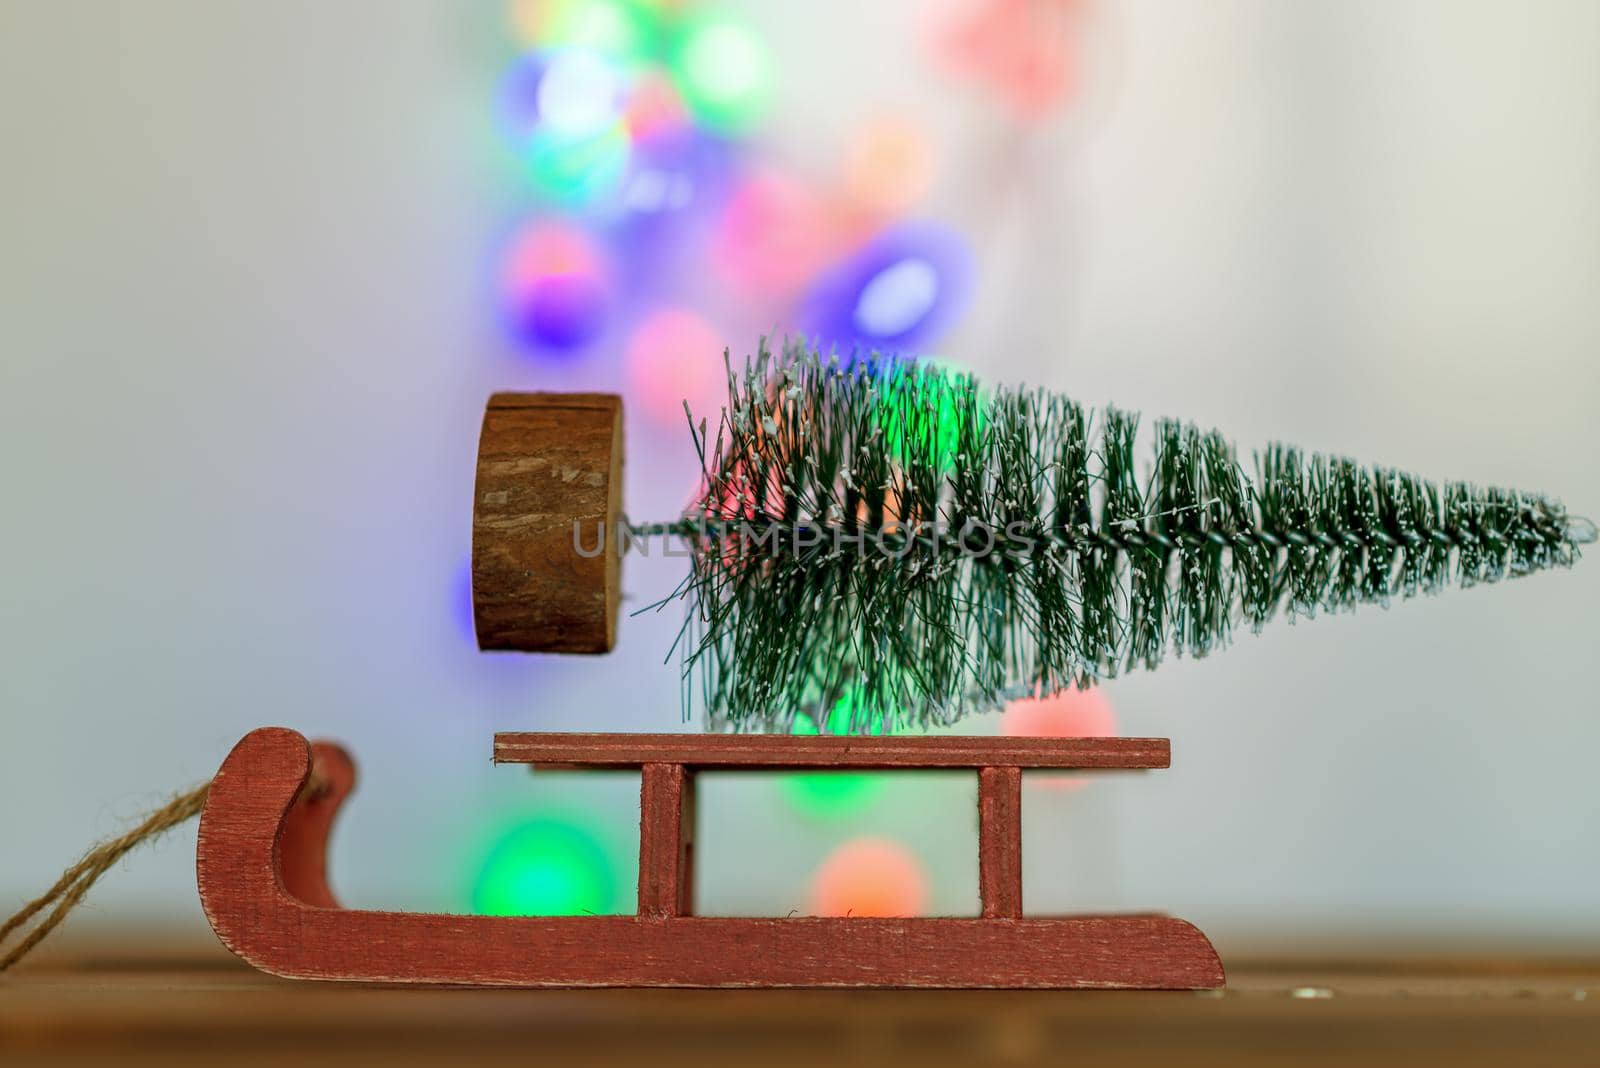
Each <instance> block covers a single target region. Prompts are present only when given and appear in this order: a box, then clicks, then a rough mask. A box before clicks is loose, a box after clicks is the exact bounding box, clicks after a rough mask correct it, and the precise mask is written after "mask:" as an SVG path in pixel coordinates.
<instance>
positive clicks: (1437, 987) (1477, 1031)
mask: <svg viewBox="0 0 1600 1068" xmlns="http://www.w3.org/2000/svg"><path fill="white" fill-rule="evenodd" d="M156 933H158V934H159V940H155V939H152V938H151V937H150V935H151V934H156ZM84 935H90V937H87V938H82V937H79V936H84ZM211 941H212V944H211V946H210V947H207V946H204V945H198V946H197V945H194V944H192V943H190V942H188V941H187V940H186V938H185V937H184V934H183V933H175V932H173V931H170V930H163V931H160V932H150V931H149V928H148V926H147V925H139V926H137V927H135V926H132V925H130V926H128V927H125V928H116V927H114V928H109V929H102V928H95V929H94V932H93V933H91V932H90V931H87V930H86V929H85V928H84V927H82V926H78V927H74V928H73V929H72V930H71V931H68V932H67V933H66V934H65V936H64V937H63V939H62V940H61V941H59V942H54V943H52V945H51V946H50V947H48V948H46V949H44V950H42V951H41V952H40V954H39V955H38V957H36V958H33V959H31V960H29V961H28V962H27V963H25V964H23V965H22V966H21V967H19V968H18V969H16V970H15V971H12V972H8V973H6V975H5V976H3V977H0V1064H4V1065H5V1066H6V1068H31V1066H34V1065H47V1064H48V1065H115V1066H116V1068H190V1066H203V1068H215V1066H216V1065H218V1064H221V1065H225V1066H226V1068H257V1066H260V1068H281V1066H283V1065H292V1066H294V1068H322V1066H328V1068H355V1066H359V1065H381V1066H383V1068H412V1066H424V1065H426V1066H436V1065H440V1064H447V1065H468V1066H471V1068H501V1066H507V1068H525V1066H526V1065H528V1064H529V1063H530V1062H534V1063H538V1064H548V1065H556V1066H559V1068H591V1066H592V1068H619V1066H623V1065H649V1066H650V1068H723V1066H728V1068H751V1066H752V1065H755V1066H757V1068H789V1066H795V1068H819V1066H825V1068H856V1066H861V1068H885V1066H889V1065H916V1066H917V1068H946V1066H949V1068H978V1066H986V1065H1005V1066H1009V1068H1032V1066H1039V1068H1062V1066H1063V1065H1069V1064H1083V1065H1093V1066H1095V1068H1101V1066H1105V1065H1114V1066H1117V1068H1123V1066H1138V1068H1146V1066H1150V1068H1177V1066H1183V1068H1187V1066H1191V1065H1192V1066H1224V1068H1285V1066H1293V1068H1352V1066H1365V1065H1391V1064H1396V1063H1406V1064H1427V1065H1435V1066H1445V1065H1448V1066H1449V1068H1508V1066H1515V1068H1541V1066H1555V1065H1572V1066H1583V1068H1588V1066H1592V1065H1593V1064H1594V1063H1595V1060H1596V1057H1595V1051H1596V1049H1600V961H1596V960H1595V959H1593V958H1592V957H1591V958H1588V959H1571V958H1568V959H1565V960H1545V961H1532V962H1529V961H1523V960H1516V959H1510V960H1506V959H1497V960H1481V959H1480V960H1471V961H1462V960H1460V959H1459V958H1452V959H1450V960H1445V961H1442V962H1441V961H1438V960H1408V959H1404V958H1401V959H1396V958H1393V957H1387V958H1385V957H1377V958H1361V959H1355V960H1351V959H1348V958H1346V959H1342V960H1340V961H1337V962H1329V961H1327V960H1326V959H1323V958H1319V957H1316V956H1311V957H1300V956H1296V957H1293V958H1291V959H1288V960H1283V959H1275V960H1272V961H1260V960H1256V961H1252V960H1240V961H1230V962H1229V968H1228V972H1229V975H1228V979H1229V982H1228V989H1227V991H1226V994H1225V995H1219V994H1218V993H1217V992H1211V993H1209V994H1171V995H1157V996H1150V995H1148V994H1145V993H1139V992H1130V993H1117V992H1098V991H1091V992H1084V993H1075V994H1062V993H1060V992H1054V991H1035V992H1029V991H1012V992H999V993H997V992H994V991H984V990H980V991H938V990H914V991H904V990H727V991H707V990H472V991H463V990H454V989H416V988H409V989H396V988H384V987H351V986H349V985H347V984H340V985H335V984H329V983H287V982H282V981H279V980H275V979H272V978H271V977H268V976H263V975H261V974H259V973H256V972H252V971H250V970H248V969H246V968H242V967H236V966H235V962H233V961H232V960H229V959H227V958H226V956H225V955H223V956H222V958H221V959H219V956H218V955H217V954H216V953H215V952H214V950H215V942H214V940H211ZM208 949H209V950H211V951H212V952H208ZM1369 951H1370V950H1369ZM1306 988H1313V989H1321V990H1326V991H1328V993H1330V994H1331V995H1332V996H1330V997H1327V998H1322V999H1316V1000H1303V999H1299V998H1294V997H1291V996H1290V991H1292V990H1296V989H1306ZM1584 992H1586V993H1587V995H1588V996H1587V998H1586V999H1584V1000H1579V999H1578V995H1579V994H1580V993H1584Z"/></svg>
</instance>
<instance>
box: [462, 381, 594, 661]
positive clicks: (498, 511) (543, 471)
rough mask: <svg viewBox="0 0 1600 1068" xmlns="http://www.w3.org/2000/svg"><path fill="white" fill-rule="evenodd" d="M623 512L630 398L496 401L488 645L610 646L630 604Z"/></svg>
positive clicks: (491, 438) (489, 413)
mask: <svg viewBox="0 0 1600 1068" xmlns="http://www.w3.org/2000/svg"><path fill="white" fill-rule="evenodd" d="M621 518H622V399H621V398H620V397H617V396H615V395H612V394H609V393H496V394H495V395H494V396H492V397H490V398H489V404H488V407H487V408H486V409H485V411H484V413H483V431H482V433H481V434H480V436H479V438H478V473H477V482H476V485H475V487H474V489H473V508H472V618H473V624H474V626H475V627H476V629H477V633H478V646H479V648H481V649H490V650H517V651H521V652H547V653H604V652H609V651H610V650H611V648H612V646H614V645H615V644H616V636H617V605H618V603H619V601H620V600H621V579H622V553H621V545H620V542H621V539H620V538H619V537H618V532H617V524H618V521H619V520H620V519H621ZM602 539H603V542H602Z"/></svg>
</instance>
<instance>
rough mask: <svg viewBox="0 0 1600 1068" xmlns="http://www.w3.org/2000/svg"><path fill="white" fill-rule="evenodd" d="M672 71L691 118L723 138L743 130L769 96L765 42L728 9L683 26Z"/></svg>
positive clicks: (769, 66) (704, 14) (769, 71)
mask: <svg viewBox="0 0 1600 1068" xmlns="http://www.w3.org/2000/svg"><path fill="white" fill-rule="evenodd" d="M672 68H673V72H674V73H675V75H676V76H677V81H678V84H679V86H680V87H681V88H682V90H683V95H684V99H685V100H687V101H688V103H689V107H690V108H692V109H693V110H694V113H695V115H696V117H697V118H699V120H700V121H701V122H703V123H705V124H706V125H707V126H709V127H710V128H712V129H713V130H717V131H719V132H722V133H725V134H737V133H741V132H743V131H745V130H748V129H749V128H750V127H751V126H752V125H754V124H755V122H756V120H758V119H759V118H760V117H761V115H762V113H763V112H764V111H765V110H766V107H767V103H768V100H769V98H770V97H771V93H772V61H771V58H770V57H769V55H768V54H767V46H766V44H765V43H764V42H763V41H762V40H761V39H760V38H759V37H757V36H756V34H755V32H754V31H753V30H751V29H750V27H749V26H747V25H746V24H745V23H744V22H743V21H741V20H739V19H737V18H735V17H734V16H733V15H732V14H731V13H729V12H727V11H719V10H715V9H713V10H709V11H706V12H702V13H699V14H697V15H695V16H693V17H692V18H691V19H690V20H689V21H688V22H687V23H686V24H685V25H684V26H683V28H682V29H681V31H680V32H679V36H678V40H677V43H676V45H675V47H674V48H673V50H672Z"/></svg>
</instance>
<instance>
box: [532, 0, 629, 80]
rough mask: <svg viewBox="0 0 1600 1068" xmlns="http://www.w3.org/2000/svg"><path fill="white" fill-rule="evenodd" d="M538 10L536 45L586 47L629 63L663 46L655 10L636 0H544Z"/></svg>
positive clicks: (533, 40)
mask: <svg viewBox="0 0 1600 1068" xmlns="http://www.w3.org/2000/svg"><path fill="white" fill-rule="evenodd" d="M535 10H536V11H537V14H538V17H537V19H535V20H533V21H535V22H536V26H535V27H533V31H534V32H533V33H532V35H531V36H532V39H531V40H530V41H529V43H530V44H533V45H537V46H540V47H546V48H549V47H556V48H587V49H591V50H593V51H595V52H599V53H600V54H602V55H604V56H606V57H608V58H610V59H612V60H614V61H616V62H619V63H623V64H628V65H633V64H638V63H643V62H646V61H647V60H649V59H650V58H651V57H652V56H653V55H655V54H656V53H657V52H659V50H660V37H661V27H660V25H659V23H658V20H657V18H656V15H655V12H653V11H651V10H650V9H649V8H648V7H646V6H645V5H644V4H642V3H638V2H636V0H545V2H544V3H542V4H540V5H538V6H537V7H536V8H535Z"/></svg>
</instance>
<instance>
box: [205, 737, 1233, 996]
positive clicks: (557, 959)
mask: <svg viewBox="0 0 1600 1068" xmlns="http://www.w3.org/2000/svg"><path fill="white" fill-rule="evenodd" d="M905 740H911V741H917V740H919V739H903V740H902V741H905ZM1037 741H1044V740H1037ZM329 752H330V750H329V749H328V748H327V747H319V749H317V750H313V748H312V747H311V746H310V745H308V744H307V742H306V740H305V739H304V738H302V737H301V736H300V735H299V734H297V733H295V732H294V731H291V730H287V729H284V728H273V727H267V728H262V729H260V730H257V731H253V732H251V733H250V734H249V735H247V736H245V738H244V739H243V740H241V741H240V742H239V744H238V745H237V746H235V747H234V749H233V751H232V752H231V753H230V754H229V755H228V758H227V760H225V761H224V762H223V765H222V768H221V770H220V771H219V772H218V773H217V776H216V779H215V780H214V782H213V784H212V787H211V793H210V796H209V798H208V800H207V803H206V807H205V811H204V812H203V813H202V815H201V823H200V840H199V848H198V851H197V870H198V881H199V887H200V899H201V903H202V905H203V907H204V909H205V913H206V917H207V919H208V920H209V921H210V922H211V926H212V929H213V930H214V931H215V932H216V934H217V936H218V938H219V939H221V941H222V943H223V944H224V945H225V946H227V947H228V948H229V949H230V950H231V951H233V952H234V953H235V954H237V955H238V956H240V957H242V958H243V959H244V960H246V961H248V962H250V963H251V964H253V965H255V966H256V967H258V968H260V969H262V970H264V971H268V972H271V973H273V974H276V975H283V976H288V977H292V978H304V979H340V980H361V981H375V982H396V983H457V984H472V985H500V986H546V987H551V986H554V987H589V986H688V987H787V986H797V987H872V986H879V987H974V988H1024V987H1041V988H1101V989H1110V988H1164V989H1198V988H1212V987H1217V986H1220V985H1222V983H1223V981H1224V977H1223V971H1222V965H1221V962H1220V961H1219V960H1218V959H1217V955H1216V951H1215V950H1214V949H1212V947H1211V943H1210V942H1209V941H1207V939H1206V937H1205V935H1203V934H1201V933H1200V931H1199V930H1197V929H1196V928H1195V927H1193V926H1192V925H1190V924H1188V923H1185V922H1184V921H1182V920H1176V919H1170V918H1167V917H1161V916H1085V917H1065V918H1050V919H1046V918H1014V919H986V918H982V917H965V918H962V917H936V918H916V919H885V918H869V917H859V918H851V917H846V918H833V917H793V918H784V919H776V918H774V919H765V918H720V917H696V916H684V915H673V916H658V915H653V916H552V917H536V916H450V915H433V914H417V913H397V912H377V911H356V910H347V909H339V908H331V907H327V906H322V905H317V904H313V903H311V902H308V901H307V900H305V899H303V898H301V897H300V896H297V895H296V894H295V893H294V892H292V891H291V889H290V887H289V885H288V884H287V883H286V882H285V881H284V879H283V877H282V864H283V857H282V850H283V842H284V837H283V833H282V831H283V827H284V824H285V822H286V821H292V820H293V819H294V818H295V817H293V816H292V815H291V810H292V809H293V808H294V807H295V806H296V805H297V804H300V803H304V802H303V801H300V800H299V793H300V790H301V787H302V786H303V784H304V783H305V781H306V779H307V776H308V775H309V774H310V772H311V768H312V762H313V759H314V758H315V754H316V753H323V754H326V753H329ZM341 756H342V754H341ZM946 759H948V758H946ZM645 763H662V762H661V761H645ZM919 766H922V765H919ZM938 766H950V765H938ZM1056 766H1060V765H1056ZM1067 766H1078V765H1067ZM652 781H653V783H654V788H653V789H652V791H651V793H650V796H651V797H652V798H654V797H656V796H658V795H659V794H660V793H662V792H665V793H667V794H668V795H670V794H671V793H672V790H671V785H672V775H671V773H666V775H665V778H663V777H662V776H661V775H660V774H656V775H653V776H652ZM652 809H653V803H652ZM644 818H645V820H646V822H647V823H648V822H650V821H653V820H658V819H659V817H658V816H656V815H655V814H653V812H652V813H649V814H646V815H645V817H644ZM327 825H328V821H325V820H321V819H318V820H314V821H313V820H306V821H303V823H302V827H303V832H302V833H301V834H300V835H299V836H298V843H297V844H296V845H295V848H296V849H306V848H310V847H311V845H312V844H313V843H312V838H313V837H314V836H315V833H316V832H317V830H318V829H320V830H321V831H322V832H324V833H325V831H326V829H327ZM670 831H671V828H670V826H668V827H663V826H661V825H659V824H658V825H657V827H656V830H655V831H653V832H647V833H650V834H652V836H653V839H654V841H655V842H656V843H657V844H656V845H654V846H652V847H651V856H652V857H659V856H662V855H664V854H665V853H666V852H667V851H666V850H665V849H662V848H661V846H660V843H661V841H662V840H663V839H664V838H667V837H669V836H670ZM673 897H674V895H673V892H672V891H671V890H670V888H668V887H667V886H665V885H664V884H658V885H657V887H656V888H655V889H652V890H649V891H647V892H646V893H644V894H641V899H642V900H643V901H645V902H647V903H658V902H661V901H665V900H672V899H673ZM329 899H330V900H331V895H329Z"/></svg>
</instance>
